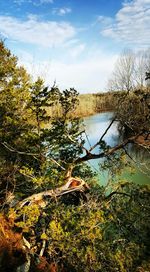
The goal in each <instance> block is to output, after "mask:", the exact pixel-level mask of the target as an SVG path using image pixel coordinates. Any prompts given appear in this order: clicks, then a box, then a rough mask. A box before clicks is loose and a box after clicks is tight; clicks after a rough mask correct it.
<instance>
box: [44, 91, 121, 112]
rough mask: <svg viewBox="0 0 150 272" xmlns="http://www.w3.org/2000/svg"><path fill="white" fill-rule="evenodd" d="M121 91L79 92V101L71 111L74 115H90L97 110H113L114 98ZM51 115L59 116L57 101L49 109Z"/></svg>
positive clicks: (59, 109) (59, 110)
mask: <svg viewBox="0 0 150 272" xmlns="http://www.w3.org/2000/svg"><path fill="white" fill-rule="evenodd" d="M120 95H121V92H107V93H95V94H80V95H79V97H78V98H79V103H78V106H77V107H76V109H75V110H74V111H73V112H72V113H71V115H72V116H73V117H74V116H76V117H84V116H90V115H93V114H96V113H99V112H104V111H113V110H114V109H115V104H116V100H118V98H119V97H120ZM49 114H50V115H51V116H60V115H61V114H62V113H61V107H60V105H59V103H57V104H55V105H54V106H53V107H51V108H50V109H49Z"/></svg>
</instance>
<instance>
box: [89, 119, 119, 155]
mask: <svg viewBox="0 0 150 272" xmlns="http://www.w3.org/2000/svg"><path fill="white" fill-rule="evenodd" d="M115 119H116V118H113V120H112V121H111V122H110V124H109V126H108V127H107V128H106V130H105V132H104V133H103V135H102V136H101V138H100V139H99V141H98V142H97V143H96V144H95V145H93V146H92V147H91V148H90V149H89V152H91V151H92V150H93V149H94V148H95V147H96V146H97V145H99V144H100V142H101V141H102V139H103V138H104V136H105V135H106V133H107V132H108V130H109V129H110V127H111V126H112V124H113V123H114V121H115ZM89 152H88V153H89Z"/></svg>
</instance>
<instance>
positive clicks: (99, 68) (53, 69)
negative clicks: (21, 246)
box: [20, 52, 118, 93]
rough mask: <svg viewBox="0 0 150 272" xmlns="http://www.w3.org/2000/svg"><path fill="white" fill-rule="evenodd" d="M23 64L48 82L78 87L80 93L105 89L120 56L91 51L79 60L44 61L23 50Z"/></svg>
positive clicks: (64, 87)
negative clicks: (39, 60)
mask: <svg viewBox="0 0 150 272" xmlns="http://www.w3.org/2000/svg"><path fill="white" fill-rule="evenodd" d="M20 55H22V57H21V58H20V62H21V64H24V65H25V67H26V68H27V70H28V71H29V72H30V73H31V74H33V75H34V76H35V77H37V76H40V75H41V76H42V77H43V78H44V79H45V82H46V84H48V85H50V86H52V85H53V83H54V81H55V80H56V84H57V85H58V87H59V88H61V89H66V88H70V87H74V88H76V89H77V90H78V91H79V92H80V93H92V92H98V91H104V90H105V87H106V85H107V80H108V78H109V77H110V75H111V73H112V70H113V67H114V63H115V62H116V59H117V57H118V56H116V55H108V54H104V53H102V52H91V53H90V54H89V56H88V57H87V58H86V59H84V60H82V61H81V60H80V61H78V62H74V61H72V62H71V61H70V62H69V63H68V62H67V61H56V60H51V61H42V62H38V61H37V58H36V57H34V59H33V57H32V56H31V55H29V54H27V53H24V52H22V54H20Z"/></svg>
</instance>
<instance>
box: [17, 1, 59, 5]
mask: <svg viewBox="0 0 150 272" xmlns="http://www.w3.org/2000/svg"><path fill="white" fill-rule="evenodd" d="M25 2H28V3H31V4H33V5H36V6H39V5H43V4H53V3H54V1H53V0H35V1H34V0H14V3H15V4H17V5H19V6H21V5H22V4H23V3H25Z"/></svg>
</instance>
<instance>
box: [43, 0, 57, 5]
mask: <svg viewBox="0 0 150 272" xmlns="http://www.w3.org/2000/svg"><path fill="white" fill-rule="evenodd" d="M53 2H54V1H53V0H40V3H41V4H48V3H51V4H52V3H53Z"/></svg>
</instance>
